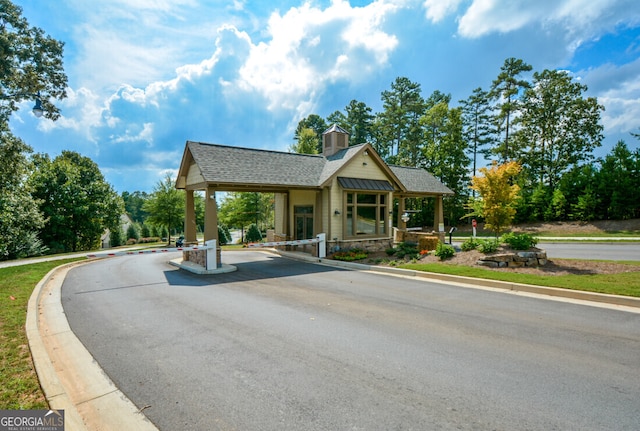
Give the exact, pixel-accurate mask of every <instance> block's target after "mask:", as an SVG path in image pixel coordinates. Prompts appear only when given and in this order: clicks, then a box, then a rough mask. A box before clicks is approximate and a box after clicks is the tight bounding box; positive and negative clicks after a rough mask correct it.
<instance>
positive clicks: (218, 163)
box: [181, 141, 453, 194]
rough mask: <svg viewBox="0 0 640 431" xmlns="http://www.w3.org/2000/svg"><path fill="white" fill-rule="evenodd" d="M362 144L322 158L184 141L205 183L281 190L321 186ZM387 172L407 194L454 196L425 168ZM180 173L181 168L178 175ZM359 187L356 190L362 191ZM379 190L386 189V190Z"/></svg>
mask: <svg viewBox="0 0 640 431" xmlns="http://www.w3.org/2000/svg"><path fill="white" fill-rule="evenodd" d="M365 145H367V144H360V145H354V146H351V147H348V148H345V149H344V150H341V151H339V152H337V153H336V154H333V155H331V156H329V157H325V156H322V155H312V154H299V153H287V152H283V151H272V150H261V149H254V148H243V147H232V146H227V145H218V144H209V143H203V142H194V141H187V149H188V150H189V151H190V153H191V155H192V157H193V160H194V161H195V163H196V164H197V166H198V168H199V169H200V172H201V174H202V177H203V179H204V181H205V182H207V183H216V184H225V185H242V186H250V185H256V186H257V187H264V186H265V185H269V186H275V187H283V188H294V187H297V188H319V187H321V186H322V185H323V184H324V183H325V182H326V181H327V180H329V179H331V178H332V177H333V176H334V175H336V174H337V173H338V172H339V171H340V169H341V168H342V167H343V166H345V165H346V164H348V163H349V162H350V161H351V160H352V159H353V157H354V156H355V155H356V154H358V152H359V151H360V150H361V149H362V147H363V146H365ZM371 150H372V149H371ZM389 169H390V170H391V172H392V173H393V174H394V175H395V176H396V177H397V178H398V180H400V182H401V183H402V185H404V187H405V188H406V190H407V193H422V194H425V193H426V194H453V192H452V191H451V190H450V189H449V188H447V187H446V186H445V185H444V184H442V183H441V182H440V181H438V180H437V179H436V178H435V177H433V175H431V174H429V173H428V172H427V171H425V170H424V169H419V168H407V167H401V166H389ZM182 170H183V167H181V172H182ZM340 178H344V177H340ZM354 180H356V179H347V180H346V181H347V183H348V184H349V185H351V186H355V185H356V183H354ZM360 180H364V181H366V183H360V186H359V187H364V185H363V184H366V186H367V187H376V188H372V189H370V190H393V186H392V184H390V183H388V182H386V181H384V182H385V183H387V186H384V185H382V184H379V183H378V182H377V181H374V180H368V179H360ZM342 181H345V180H342ZM343 187H344V185H343ZM359 187H356V188H358V189H362V188H359ZM379 187H388V189H387V188H384V189H380V188H379ZM348 188H352V187H348Z"/></svg>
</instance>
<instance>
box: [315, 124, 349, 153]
mask: <svg viewBox="0 0 640 431" xmlns="http://www.w3.org/2000/svg"><path fill="white" fill-rule="evenodd" d="M348 147H349V132H347V131H346V130H344V129H343V128H342V127H340V126H338V125H337V124H334V125H333V126H331V127H329V128H328V129H327V130H325V131H324V133H323V134H322V155H323V156H325V157H329V156H331V155H333V154H335V153H337V152H338V151H340V150H344V149H345V148H348Z"/></svg>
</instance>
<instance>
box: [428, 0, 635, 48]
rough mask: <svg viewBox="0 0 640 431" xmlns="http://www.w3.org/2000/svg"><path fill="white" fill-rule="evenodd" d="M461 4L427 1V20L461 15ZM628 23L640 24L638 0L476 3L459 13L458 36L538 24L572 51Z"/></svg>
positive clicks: (450, 0) (453, 0)
mask: <svg viewBox="0 0 640 431" xmlns="http://www.w3.org/2000/svg"><path fill="white" fill-rule="evenodd" d="M461 4H462V1H461V0H444V1H440V0H425V2H424V7H425V9H426V11H427V12H426V16H427V18H428V19H430V20H431V21H433V22H438V21H440V20H442V19H443V18H444V17H445V16H447V15H451V14H453V13H458V9H459V8H460V5H461ZM625 22H626V23H631V24H634V25H635V24H637V23H638V22H640V8H639V7H638V3H637V1H636V0H599V1H593V0H537V1H530V0H473V1H472V2H471V4H470V5H469V6H468V7H467V8H466V9H465V10H463V11H462V12H461V13H460V16H459V19H458V34H460V35H461V36H464V37H467V38H480V37H482V36H486V35H489V34H492V33H508V32H512V31H516V30H519V29H522V28H525V27H527V26H529V25H536V26H539V27H540V28H541V29H543V30H544V31H547V32H550V33H558V34H559V35H561V36H559V37H562V38H563V39H564V40H566V42H567V43H568V50H569V51H573V50H574V49H575V48H577V47H578V46H580V45H581V44H582V43H583V42H584V41H585V40H592V39H594V38H598V37H599V36H600V35H601V34H603V33H604V32H608V31H612V30H613V29H615V28H616V27H617V26H619V25H621V24H623V23H625ZM563 42H564V41H563Z"/></svg>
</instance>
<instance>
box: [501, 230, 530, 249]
mask: <svg viewBox="0 0 640 431" xmlns="http://www.w3.org/2000/svg"><path fill="white" fill-rule="evenodd" d="M501 240H502V242H504V243H506V244H508V245H509V247H511V248H512V249H514V250H529V249H530V248H531V247H535V246H536V244H538V239H537V238H534V237H533V236H531V235H530V234H528V233H513V232H509V233H506V234H504V235H502V238H501Z"/></svg>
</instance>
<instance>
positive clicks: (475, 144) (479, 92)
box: [290, 58, 640, 225]
mask: <svg viewBox="0 0 640 431" xmlns="http://www.w3.org/2000/svg"><path fill="white" fill-rule="evenodd" d="M586 92H587V87H586V86H585V85H584V84H582V83H580V82H579V81H578V80H576V79H574V78H573V77H572V76H571V74H570V73H569V72H566V71H558V70H543V71H541V72H537V71H533V68H532V66H531V65H529V64H527V63H526V62H524V61H523V60H521V59H516V58H508V59H506V60H505V61H504V64H503V65H502V67H501V68H500V70H499V71H498V74H497V76H496V78H495V79H494V80H493V81H492V82H491V83H490V84H489V85H488V86H487V88H486V89H483V88H482V87H479V88H476V89H474V90H473V92H472V93H471V94H470V95H469V96H468V97H467V98H466V99H464V100H460V101H458V103H457V104H454V103H453V102H452V100H451V95H450V94H445V93H442V92H441V91H438V90H436V91H434V92H432V93H431V95H429V96H427V97H424V96H423V94H422V90H421V85H420V84H419V83H416V82H412V81H411V80H410V79H408V78H406V77H398V78H396V79H395V81H393V82H392V83H391V88H390V89H388V90H384V91H382V93H381V95H380V97H381V102H382V110H381V111H380V112H377V113H374V112H373V110H372V109H371V108H370V107H369V106H367V104H366V103H365V102H362V101H358V100H352V101H351V102H350V103H349V104H348V105H347V106H346V107H345V108H344V110H343V111H335V112H333V113H331V114H330V115H328V116H327V117H326V118H322V117H321V116H319V115H317V114H311V115H309V116H307V117H305V118H303V119H302V120H301V121H300V122H299V123H298V126H297V128H296V131H295V134H294V143H293V144H292V145H291V147H290V150H291V151H293V152H300V153H320V152H321V151H322V142H321V141H322V132H323V131H324V130H326V129H327V128H328V127H329V126H330V125H331V124H334V123H335V124H338V125H339V126H340V127H342V128H343V129H345V130H346V131H348V132H349V133H350V141H349V143H350V145H357V144H362V143H365V142H368V143H370V144H371V145H372V146H373V147H374V148H375V149H376V151H377V152H378V153H379V154H380V155H381V157H382V158H383V159H384V160H385V161H386V162H387V163H389V164H396V165H402V166H412V167H418V168H423V169H426V170H427V171H429V172H430V173H432V174H433V175H434V176H436V177H437V178H438V179H439V180H440V181H442V182H443V183H444V184H445V185H447V186H448V187H449V188H450V189H451V190H452V191H454V193H455V195H454V196H451V197H446V198H445V203H444V208H445V210H444V213H445V222H446V223H447V224H450V225H457V224H459V223H460V218H461V217H463V216H464V215H465V209H464V207H465V204H467V203H468V201H469V200H470V199H472V198H473V197H474V194H475V191H474V190H473V189H472V188H471V187H470V185H471V180H472V177H474V176H475V175H477V172H478V169H479V168H480V167H482V166H488V165H490V164H491V163H492V162H497V163H506V162H516V163H518V164H519V165H520V166H522V169H521V170H520V172H519V173H518V175H516V176H515V178H514V179H513V181H514V182H515V183H516V184H517V185H518V186H519V188H520V190H521V191H520V199H519V201H518V206H517V213H516V215H515V222H518V223H522V222H537V221H551V220H557V221H564V220H584V221H588V220H601V219H628V218H637V217H640V188H639V187H640V175H638V174H639V172H638V170H639V169H640V150H637V149H636V150H635V151H631V150H630V149H629V147H628V146H627V144H626V143H625V142H624V141H619V142H618V143H617V144H616V145H615V147H614V148H613V149H612V150H611V152H610V153H609V154H607V155H606V156H605V157H601V158H596V157H595V156H594V150H596V149H597V148H598V147H600V146H601V145H602V140H603V139H604V136H603V126H602V125H601V113H602V111H603V110H604V108H603V107H602V106H601V105H599V104H598V101H597V99H596V98H593V97H587V96H586ZM632 135H633V136H634V137H635V138H638V135H636V134H632ZM429 205H430V204H429V203H428V202H426V203H425V202H418V201H412V202H409V203H408V207H409V208H410V209H415V208H418V209H421V210H422V211H423V215H422V216H420V215H419V216H418V217H416V219H415V221H414V223H416V224H418V225H419V224H420V223H426V221H427V220H431V219H432V210H433V209H432V208H430V207H429Z"/></svg>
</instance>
